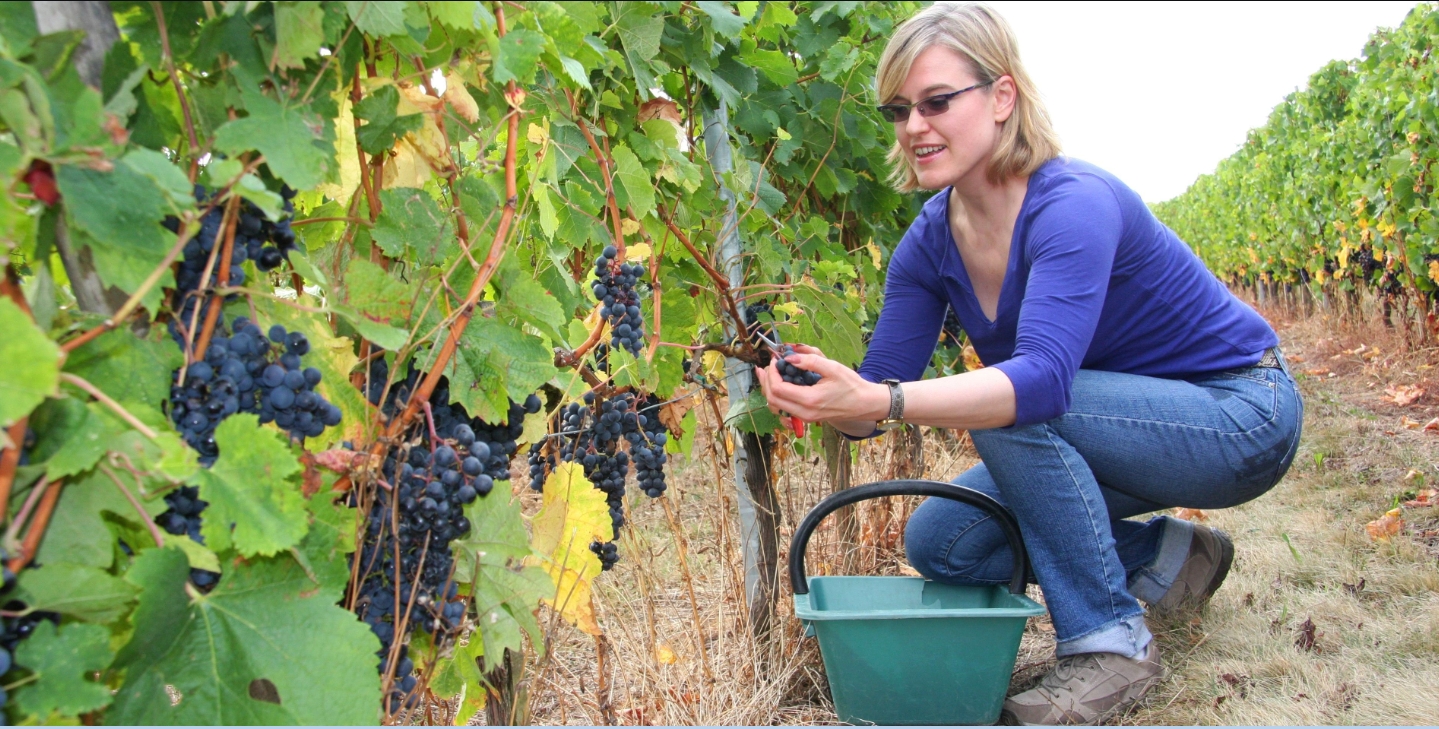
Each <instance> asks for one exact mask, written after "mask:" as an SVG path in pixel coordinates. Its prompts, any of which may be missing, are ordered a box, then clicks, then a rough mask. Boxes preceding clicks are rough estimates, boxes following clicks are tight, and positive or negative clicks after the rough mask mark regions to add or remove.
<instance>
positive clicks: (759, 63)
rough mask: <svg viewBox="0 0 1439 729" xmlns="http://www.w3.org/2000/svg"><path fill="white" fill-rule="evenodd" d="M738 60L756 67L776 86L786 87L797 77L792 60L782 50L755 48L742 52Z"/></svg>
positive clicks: (797, 72) (797, 73)
mask: <svg viewBox="0 0 1439 729" xmlns="http://www.w3.org/2000/svg"><path fill="white" fill-rule="evenodd" d="M740 60H742V61H744V62H745V63H748V64H750V65H751V66H754V67H755V68H758V69H759V70H760V72H761V73H763V74H764V75H765V76H766V77H767V78H769V80H770V81H772V82H774V84H775V85H776V86H780V87H787V86H789V85H790V84H793V83H794V82H795V81H796V80H798V79H799V71H798V70H796V69H795V67H794V62H793V61H791V60H790V58H789V56H788V55H786V54H785V53H784V52H783V51H768V50H762V49H755V50H752V51H749V52H748V53H745V54H742V55H741V56H740Z"/></svg>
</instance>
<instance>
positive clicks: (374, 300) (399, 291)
mask: <svg viewBox="0 0 1439 729" xmlns="http://www.w3.org/2000/svg"><path fill="white" fill-rule="evenodd" d="M413 289H414V287H413V286H412V285H411V284H409V283H406V282H405V281H403V280H401V279H400V278H399V277H398V276H396V275H394V274H392V273H390V272H389V271H386V270H385V269H383V268H380V267H379V266H378V265H376V264H373V263H370V262H369V261H366V260H364V259H362V258H355V259H352V260H351V261H350V264H349V266H348V267H346V269H345V300H346V301H347V302H348V303H349V304H350V305H351V306H353V307H355V308H356V309H359V310H360V311H361V312H363V313H365V314H367V315H369V316H372V317H374V318H375V319H376V320H378V321H384V322H388V321H390V320H393V319H400V320H405V319H408V318H409V317H410V302H411V300H412V299H413V297H414V293H413Z"/></svg>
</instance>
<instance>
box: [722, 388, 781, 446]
mask: <svg viewBox="0 0 1439 729" xmlns="http://www.w3.org/2000/svg"><path fill="white" fill-rule="evenodd" d="M724 421H725V425H728V426H730V427H731V428H738V429H739V430H741V431H743V432H746V433H759V434H761V435H763V434H767V433H773V432H774V431H775V430H777V429H778V428H779V425H780V423H779V418H778V417H777V416H776V415H775V414H774V413H772V412H770V411H769V403H768V401H766V400H765V398H764V393H763V392H762V391H760V390H758V389H755V390H751V391H750V393H749V397H746V398H744V399H740V398H732V402H731V403H730V408H729V412H727V413H725V418H724Z"/></svg>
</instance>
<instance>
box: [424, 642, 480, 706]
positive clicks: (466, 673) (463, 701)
mask: <svg viewBox="0 0 1439 729" xmlns="http://www.w3.org/2000/svg"><path fill="white" fill-rule="evenodd" d="M484 654H485V643H484V641H483V640H481V639H480V636H479V635H477V634H471V635H470V638H469V640H468V641H467V642H465V643H461V644H460V645H457V646H455V654H454V655H453V656H451V657H449V658H441V659H440V665H439V667H438V668H437V669H435V675H434V678H432V679H430V690H431V691H433V692H434V693H435V695H436V696H439V697H440V698H445V699H454V698H458V699H459V708H458V709H457V710H456V711H455V724H456V725H457V726H458V725H463V724H465V723H467V722H468V721H469V719H470V717H472V716H474V715H475V713H476V712H478V711H479V710H480V709H483V708H485V700H486V698H487V697H488V695H489V692H488V691H487V690H486V681H485V676H484V674H483V673H480V665H479V660H480V658H481V657H482V656H483V655H484Z"/></svg>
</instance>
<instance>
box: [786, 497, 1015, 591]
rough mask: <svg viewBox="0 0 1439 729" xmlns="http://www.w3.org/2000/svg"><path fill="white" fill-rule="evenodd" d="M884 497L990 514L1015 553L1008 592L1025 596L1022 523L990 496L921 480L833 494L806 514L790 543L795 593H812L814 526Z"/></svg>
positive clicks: (791, 574)
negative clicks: (807, 564)
mask: <svg viewBox="0 0 1439 729" xmlns="http://www.w3.org/2000/svg"><path fill="white" fill-rule="evenodd" d="M881 496H938V497H940V498H945V499H952V500H954V501H958V502H961V503H965V504H969V505H970V506H973V507H975V508H978V509H980V510H982V511H986V512H988V513H989V515H990V516H992V517H994V520H995V522H996V523H998V524H999V528H1000V529H1001V530H1003V531H1004V538H1005V539H1006V540H1008V541H1009V551H1010V552H1012V553H1013V554H1014V567H1013V570H1012V572H1011V576H1010V579H1009V591H1010V592H1011V593H1013V594H1015V595H1023V594H1024V585H1025V582H1026V581H1027V580H1028V576H1029V558H1028V555H1026V554H1025V551H1024V539H1023V537H1021V536H1020V534H1019V524H1018V522H1016V521H1015V520H1014V516H1013V515H1012V514H1010V513H1009V510H1008V509H1006V508H1004V505H1003V504H1001V503H999V502H998V501H995V500H994V498H992V497H991V496H989V495H988V494H985V493H982V492H979V491H975V490H974V489H971V488H965V487H964V486H958V485H955V484H952V483H945V482H943V481H929V480H922V479H906V480H899V481H878V482H875V483H869V484H864V485H863V486H855V487H853V488H848V489H845V490H844V491H840V492H838V493H834V494H830V495H829V496H828V497H826V498H825V499H824V500H823V501H821V502H819V504H817V505H815V507H814V508H813V509H811V510H810V512H809V513H808V514H806V515H805V517H804V521H801V522H800V524H799V528H798V529H796V530H795V531H794V538H793V539H791V540H790V543H789V583H790V587H791V588H793V590H794V594H796V595H807V594H809V580H808V579H807V578H806V577H805V570H804V552H805V548H806V547H808V546H809V538H810V535H811V534H813V533H814V530H815V527H818V526H819V523H820V521H822V520H823V519H824V518H825V517H826V516H829V514H830V512H833V511H835V510H836V509H839V508H841V507H845V506H849V505H850V504H853V503H856V502H859V501H865V500H868V499H877V498H879V497H881Z"/></svg>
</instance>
